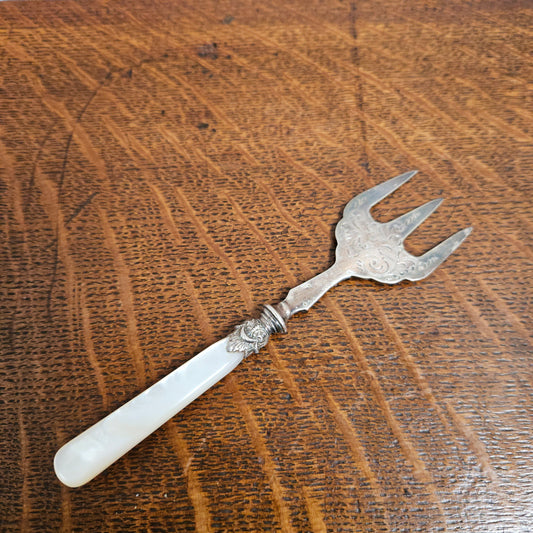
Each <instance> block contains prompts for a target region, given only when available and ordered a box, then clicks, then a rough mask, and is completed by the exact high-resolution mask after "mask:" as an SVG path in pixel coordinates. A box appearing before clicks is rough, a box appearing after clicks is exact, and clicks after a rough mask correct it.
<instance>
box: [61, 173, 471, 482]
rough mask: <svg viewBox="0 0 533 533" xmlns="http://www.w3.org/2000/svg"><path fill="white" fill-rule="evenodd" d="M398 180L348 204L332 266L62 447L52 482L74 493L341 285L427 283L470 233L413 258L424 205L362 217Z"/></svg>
mask: <svg viewBox="0 0 533 533" xmlns="http://www.w3.org/2000/svg"><path fill="white" fill-rule="evenodd" d="M416 172H417V171H412V172H406V173H405V174H401V175H400V176H397V177H395V178H392V179H390V180H388V181H386V182H384V183H381V184H380V185H377V186H376V187H373V188H371V189H368V190H367V191H365V192H362V193H361V194H359V195H358V196H356V197H355V198H353V199H352V200H350V201H349V202H348V204H347V205H346V207H345V208H344V213H343V217H342V219H341V220H340V222H339V223H338V224H337V227H336V228H335V237H336V239H337V248H336V251H335V263H334V264H333V266H331V267H330V268H328V269H327V270H325V271H324V272H322V273H321V274H318V275H317V276H315V277H314V278H312V279H310V280H309V281H306V282H305V283H302V284H301V285H298V286H297V287H295V288H293V289H291V290H290V291H289V293H288V294H287V297H286V298H285V299H284V300H283V301H282V302H280V303H278V304H276V305H265V306H264V307H263V310H262V313H261V315H260V316H259V318H251V319H249V320H246V321H245V322H244V323H242V324H240V325H238V326H237V327H236V328H235V330H234V331H233V332H232V333H231V334H230V335H228V336H227V337H225V338H224V339H221V340H219V341H218V342H215V343H214V344H212V345H211V346H210V347H208V348H206V349H205V350H204V351H202V352H201V353H199V354H198V355H196V356H195V357H193V358H192V359H190V360H189V361H187V362H186V363H185V364H183V365H182V366H180V367H179V368H177V369H176V370H174V371H173V372H172V373H170V374H169V375H167V376H166V377H164V378H163V379H161V380H160V381H158V382H157V383H155V384H154V385H152V386H151V387H150V388H148V389H147V390H145V391H144V392H142V393H141V394H139V395H138V396H136V397H135V398H133V399H132V400H130V401H129V402H128V403H126V404H124V405H123V406H122V407H119V408H118V409H117V410H116V411H114V412H113V413H111V414H109V415H108V416H106V417H105V418H104V419H102V420H100V421H99V422H97V423H96V424H94V425H93V426H91V427H90V428H89V429H87V430H85V431H84V432H83V433H81V434H80V435H78V436H77V437H75V438H74V439H72V440H71V441H70V442H67V444H65V445H64V446H63V447H62V448H61V449H60V450H59V451H58V452H57V454H56V456H55V458H54V468H55V472H56V475H57V477H58V478H59V479H60V480H61V481H62V482H63V483H64V484H65V485H67V486H69V487H79V486H81V485H83V484H85V483H87V482H88V481H90V480H91V479H93V478H94V477H95V476H97V475H98V474H99V473H101V472H102V471H103V470H105V469H106V468H107V467H108V466H110V465H111V464H112V463H114V462H115V461H116V460H117V459H119V458H120V457H121V456H122V455H124V454H125V453H127V452H128V451H129V450H131V449H132V448H133V447H134V446H136V445H137V444H139V443H140V442H141V441H142V440H143V439H145V438H146V437H147V436H148V435H150V434H151V433H152V432H153V431H155V430H156V429H157V428H159V427H160V426H161V425H162V424H164V423H165V422H166V421H167V420H169V419H170V418H172V417H173V416H174V415H175V414H177V413H178V412H179V411H181V410H182V409H183V408H184V407H185V406H187V405H188V404H189V403H191V402H192V401H193V400H195V399H196V398H197V397H198V396H200V395H201V394H202V393H204V392H205V391H206V390H208V389H209V388H210V387H212V386H213V385H214V384H215V383H217V382H218V381H219V380H220V379H222V378H223V377H224V376H226V375H227V374H228V373H229V372H231V371H232V370H233V369H234V368H235V367H236V366H237V365H238V364H239V363H240V362H241V361H242V360H243V359H245V358H246V357H248V356H249V355H250V354H252V353H254V352H255V353H257V352H258V351H259V350H260V349H261V348H262V347H263V346H265V345H266V344H267V342H268V339H269V337H270V336H271V335H272V334H273V333H276V332H286V331H287V330H286V322H287V320H288V319H289V318H290V317H291V316H293V315H294V314H295V313H299V312H301V311H307V310H308V309H309V308H310V307H311V306H312V305H313V304H314V303H316V302H317V301H318V300H319V299H320V298H321V296H323V295H324V293H325V292H327V291H328V290H329V289H331V288H332V287H334V286H335V285H337V283H339V282H341V281H342V280H345V279H348V278H352V277H357V278H363V279H373V280H375V281H379V282H381V283H388V284H394V283H398V282H400V281H403V280H410V281H418V280H421V279H423V278H425V277H426V276H429V274H431V273H432V272H433V271H434V270H435V269H436V268H437V267H438V266H439V265H440V264H441V263H442V262H443V261H444V260H445V259H446V258H447V257H448V256H449V255H450V254H451V253H452V252H454V250H456V248H457V247H458V246H459V245H460V244H461V243H462V242H463V241H464V239H466V237H467V236H468V235H469V233H470V232H471V231H472V228H465V229H463V230H461V231H458V232H457V233H455V234H454V235H452V236H451V237H449V238H448V239H446V240H445V241H443V242H442V243H440V244H439V245H437V246H435V247H434V248H432V249H431V250H429V251H428V252H426V253H425V254H423V255H422V256H419V257H417V256H413V255H411V254H410V253H408V252H407V251H406V250H405V248H404V246H403V242H404V239H405V238H406V237H407V236H408V235H409V234H410V233H411V232H413V231H414V230H415V229H416V228H417V227H418V226H419V225H420V224H421V223H422V222H423V221H424V220H425V219H426V218H427V217H429V216H430V215H431V213H433V211H435V209H437V207H438V206H439V205H440V203H441V202H442V199H437V200H432V201H430V202H428V203H426V204H424V205H422V206H420V207H417V208H416V209H413V210H412V211H410V212H408V213H406V214H404V215H402V216H400V217H398V218H396V219H394V220H391V221H390V222H386V223H380V222H377V221H376V220H374V219H373V218H372V215H371V214H370V209H371V208H372V207H373V206H374V205H375V204H377V203H378V202H380V201H381V200H383V199H384V198H385V197H386V196H388V195H389V194H391V193H392V192H393V191H395V190H396V189H398V187H400V186H401V185H403V184H404V183H405V182H407V181H408V180H409V179H411V178H412V177H413V176H414V175H415V174H416Z"/></svg>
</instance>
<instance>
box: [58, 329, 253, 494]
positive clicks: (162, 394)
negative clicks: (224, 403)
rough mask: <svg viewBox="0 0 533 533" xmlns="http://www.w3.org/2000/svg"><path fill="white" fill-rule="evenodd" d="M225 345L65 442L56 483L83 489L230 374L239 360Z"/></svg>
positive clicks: (208, 350) (221, 343)
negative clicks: (83, 486)
mask: <svg viewBox="0 0 533 533" xmlns="http://www.w3.org/2000/svg"><path fill="white" fill-rule="evenodd" d="M226 344H227V338H225V339H222V340H220V341H218V342H216V343H215V344H212V345H211V346H209V348H206V349H205V350H204V351H203V352H201V353H199V354H198V355H196V356H195V357H193V358H192V359H190V360H189V361H187V362H186V363H185V364H183V365H182V366H180V367H179V368H177V369H176V370H174V372H172V373H170V374H169V375H168V376H166V377H164V378H163V379H161V380H160V381H158V382H157V383H155V384H154V385H152V386H151V387H150V388H149V389H146V390H145V391H144V392H142V393H141V394H139V395H138V396H136V397H135V398H133V399H132V400H130V401H129V402H128V403H126V404H124V405H123V406H122V407H119V408H118V409H117V410H116V411H114V412H113V413H111V414H110V415H108V416H106V417H105V418H104V419H102V420H100V422H97V423H96V424H94V426H91V427H90V428H89V429H87V430H85V431H84V432H83V433H81V434H80V435H78V436H77V437H75V438H74V439H72V440H71V441H69V442H67V444H65V445H64V446H63V447H62V448H61V449H60V450H59V451H58V452H57V453H56V456H55V458H54V469H55V472H56V475H57V477H58V478H59V479H60V480H61V481H62V482H63V483H64V484H65V485H67V486H69V487H79V486H81V485H83V484H85V483H87V482H88V481H90V480H91V479H93V478H94V477H95V476H97V475H98V474H99V473H100V472H102V471H103V470H105V469H106V468H107V467H108V466H110V465H111V464H112V463H114V462H115V461H116V460H117V459H119V458H120V457H122V456H123V455H124V454H125V453H126V452H128V451H129V450H131V449H132V448H133V447H134V446H136V445H137V444H139V442H141V441H142V440H143V439H145V438H146V437H148V435H150V434H151V433H152V432H154V431H155V430H156V429H157V428H158V427H160V426H161V425H163V424H164V423H165V422H166V421H167V420H169V419H170V418H172V417H173V416H174V415H175V414H176V413H178V412H179V411H181V410H182V409H183V408H184V407H185V406H187V405H189V404H190V403H191V402H192V401H193V400H195V399H196V398H198V396H200V394H202V393H204V392H205V391H206V390H207V389H209V388H210V387H212V386H213V385H214V384H215V383H217V382H218V381H219V380H221V379H222V378H223V377H224V376H225V375H227V374H229V373H230V372H231V371H232V370H233V369H234V368H235V367H236V366H237V365H238V364H239V363H240V362H241V361H242V360H243V358H244V355H243V354H242V353H240V352H228V351H227V349H226Z"/></svg>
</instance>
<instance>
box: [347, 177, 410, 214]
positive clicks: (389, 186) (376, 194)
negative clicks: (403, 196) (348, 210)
mask: <svg viewBox="0 0 533 533" xmlns="http://www.w3.org/2000/svg"><path fill="white" fill-rule="evenodd" d="M417 172H418V170H411V171H410V172H405V173H404V174H400V175H399V176H396V177H395V178H392V179H390V180H388V181H385V182H384V183H380V184H379V185H376V186H375V187H372V188H371V189H368V190H367V191H364V192H362V193H361V194H359V195H357V196H356V197H355V198H354V199H353V200H352V201H351V202H349V203H348V205H347V206H346V207H348V206H349V205H350V204H351V203H352V202H353V203H354V204H355V205H356V206H357V207H363V208H365V207H366V208H367V209H370V208H371V207H372V206H373V205H376V204H377V203H378V202H380V201H381V200H383V198H385V197H386V196H388V195H389V194H391V193H392V192H394V191H395V190H396V189H397V188H398V187H401V186H402V185H403V184H404V183H405V182H406V181H408V180H410V179H411V178H412V177H413V176H414V175H415V174H416V173H417Z"/></svg>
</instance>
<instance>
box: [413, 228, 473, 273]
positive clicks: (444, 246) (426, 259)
mask: <svg viewBox="0 0 533 533" xmlns="http://www.w3.org/2000/svg"><path fill="white" fill-rule="evenodd" d="M471 231H472V228H465V229H462V230H461V231H458V232H457V233H455V234H454V235H452V236H451V237H448V238H447V239H446V240H445V241H443V242H441V243H440V244H438V245H437V246H435V247H434V248H432V249H431V250H429V251H428V252H426V253H425V254H424V255H421V256H420V257H417V258H416V260H417V266H416V267H415V269H414V270H413V271H412V272H409V274H407V276H406V279H409V280H411V281H418V280H420V279H424V278H425V277H426V276H429V275H430V274H431V273H432V272H433V271H434V270H435V269H436V268H437V267H438V266H439V265H440V264H441V263H443V262H444V261H445V260H446V259H447V258H448V257H449V256H450V254H452V253H453V252H454V251H455V250H456V249H457V248H458V247H459V246H460V245H461V243H462V242H463V241H464V240H465V239H466V238H467V237H468V235H470V232H471Z"/></svg>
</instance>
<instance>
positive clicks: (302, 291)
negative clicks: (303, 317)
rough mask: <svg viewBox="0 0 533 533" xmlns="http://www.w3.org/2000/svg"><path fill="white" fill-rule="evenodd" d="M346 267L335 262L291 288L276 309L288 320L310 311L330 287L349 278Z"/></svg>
mask: <svg viewBox="0 0 533 533" xmlns="http://www.w3.org/2000/svg"><path fill="white" fill-rule="evenodd" d="M349 277H351V276H350V274H348V273H347V272H346V269H345V268H344V267H342V266H340V265H339V264H338V263H335V264H334V265H333V266H331V267H330V268H328V269H327V270H325V271H324V272H321V273H320V274H318V275H317V276H315V277H314V278H311V279H310V280H309V281H306V282H304V283H302V284H301V285H298V286H296V287H294V288H293V289H291V290H290V291H289V292H288V294H287V297H286V298H285V299H284V300H283V301H281V302H280V303H278V304H277V305H275V306H274V309H275V310H276V311H277V312H278V313H279V314H280V315H281V317H282V318H283V320H284V321H287V320H288V319H289V318H290V317H291V316H292V315H294V314H296V313H299V312H301V311H308V310H309V309H310V308H311V307H312V306H313V305H314V304H315V303H316V302H317V301H318V300H320V298H321V297H322V296H323V295H324V294H325V293H326V292H327V291H329V289H331V288H332V287H334V286H335V285H337V283H340V282H341V281H343V280H345V279H348V278H349Z"/></svg>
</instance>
